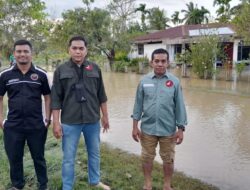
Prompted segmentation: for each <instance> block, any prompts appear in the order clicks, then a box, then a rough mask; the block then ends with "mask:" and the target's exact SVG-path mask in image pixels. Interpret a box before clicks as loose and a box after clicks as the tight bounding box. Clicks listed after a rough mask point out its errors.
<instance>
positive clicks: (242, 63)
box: [235, 61, 246, 75]
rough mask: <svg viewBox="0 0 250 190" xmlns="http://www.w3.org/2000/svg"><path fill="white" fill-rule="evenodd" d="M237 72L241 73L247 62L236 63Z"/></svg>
mask: <svg viewBox="0 0 250 190" xmlns="http://www.w3.org/2000/svg"><path fill="white" fill-rule="evenodd" d="M235 68H236V72H237V73H238V74H239V75H241V73H242V71H243V70H244V69H245V68H246V62H245V61H241V62H239V63H236V64H235Z"/></svg>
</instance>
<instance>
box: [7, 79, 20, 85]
mask: <svg viewBox="0 0 250 190" xmlns="http://www.w3.org/2000/svg"><path fill="white" fill-rule="evenodd" d="M18 81H19V79H11V80H9V81H8V84H11V83H14V82H18Z"/></svg>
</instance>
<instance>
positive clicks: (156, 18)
mask: <svg viewBox="0 0 250 190" xmlns="http://www.w3.org/2000/svg"><path fill="white" fill-rule="evenodd" d="M149 11H150V14H149V15H148V17H147V18H148V20H149V28H150V29H151V30H163V29H166V27H167V26H169V25H168V24H167V23H168V22H169V21H170V19H169V18H168V17H167V16H166V15H165V11H164V10H163V9H162V10H160V9H159V7H157V8H152V9H150V10H149Z"/></svg>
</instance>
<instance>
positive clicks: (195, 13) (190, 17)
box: [181, 2, 210, 24]
mask: <svg viewBox="0 0 250 190" xmlns="http://www.w3.org/2000/svg"><path fill="white" fill-rule="evenodd" d="M186 6H187V10H185V9H183V10H181V12H183V13H184V18H183V21H185V24H201V23H203V22H206V23H208V16H207V15H208V14H209V13H210V12H209V11H208V10H207V9H205V8H204V7H203V6H202V7H201V8H200V9H199V8H198V7H197V5H195V6H194V3H193V2H189V3H187V4H186Z"/></svg>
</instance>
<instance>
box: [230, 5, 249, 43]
mask: <svg viewBox="0 0 250 190" xmlns="http://www.w3.org/2000/svg"><path fill="white" fill-rule="evenodd" d="M249 13H250V2H249V1H243V3H242V6H240V8H239V11H237V13H236V16H235V18H234V19H233V24H234V26H235V29H236V31H237V33H238V35H239V36H241V37H243V38H244V42H245V43H248V44H249V43H250V32H249V31H250V14H249Z"/></svg>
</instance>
